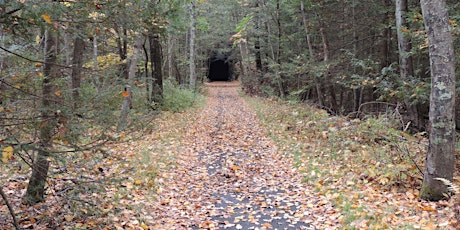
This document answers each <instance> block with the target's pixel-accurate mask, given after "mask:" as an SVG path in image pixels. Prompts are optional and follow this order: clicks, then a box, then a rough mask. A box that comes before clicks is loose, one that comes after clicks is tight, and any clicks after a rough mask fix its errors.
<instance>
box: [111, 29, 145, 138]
mask: <svg viewBox="0 0 460 230" xmlns="http://www.w3.org/2000/svg"><path fill="white" fill-rule="evenodd" d="M143 42H144V37H143V36H142V35H141V34H139V35H137V38H136V39H135V41H134V49H133V54H132V56H131V60H130V64H129V69H128V82H127V84H126V86H125V90H126V91H125V92H124V94H123V97H124V99H123V102H122V104H121V113H120V121H119V123H118V128H117V130H118V131H122V130H125V129H126V127H127V125H128V113H129V110H130V109H131V98H132V97H131V96H132V88H131V87H132V86H133V82H134V77H135V76H136V71H137V62H138V56H139V53H140V52H141V50H142V43H143Z"/></svg>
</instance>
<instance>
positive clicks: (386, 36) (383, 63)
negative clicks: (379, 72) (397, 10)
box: [380, 0, 391, 69]
mask: <svg viewBox="0 0 460 230" xmlns="http://www.w3.org/2000/svg"><path fill="white" fill-rule="evenodd" d="M384 4H385V9H389V8H390V6H391V2H390V1H389V0H384ZM390 20H391V14H390V13H388V12H387V13H385V15H384V17H383V20H382V24H383V26H384V28H383V30H382V40H381V42H382V43H381V48H380V49H381V57H382V59H381V60H380V69H383V68H385V67H387V66H389V65H390V63H391V62H390V45H389V43H390V27H389V26H388V22H389V21H390Z"/></svg>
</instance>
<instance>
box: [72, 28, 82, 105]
mask: <svg viewBox="0 0 460 230" xmlns="http://www.w3.org/2000/svg"><path fill="white" fill-rule="evenodd" d="M84 51H85V41H84V40H83V38H81V37H80V36H79V35H77V37H76V38H75V41H74V47H73V60H72V100H73V103H74V104H73V107H74V109H76V108H77V107H78V106H79V101H80V85H81V76H82V67H83V54H84Z"/></svg>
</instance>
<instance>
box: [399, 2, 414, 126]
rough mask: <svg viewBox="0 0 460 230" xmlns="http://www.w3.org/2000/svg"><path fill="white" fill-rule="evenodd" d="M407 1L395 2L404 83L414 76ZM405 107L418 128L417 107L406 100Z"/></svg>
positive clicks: (400, 63)
mask: <svg viewBox="0 0 460 230" xmlns="http://www.w3.org/2000/svg"><path fill="white" fill-rule="evenodd" d="M407 9H408V5H407V0H396V10H395V17H396V34H397V36H398V50H399V75H400V76H401V79H403V80H404V81H410V79H411V78H412V77H413V76H414V67H413V64H412V57H411V55H410V51H411V49H412V44H411V41H410V39H409V29H408V24H407V20H406V14H407ZM405 104H406V107H407V109H408V112H409V117H410V120H411V122H413V123H414V125H415V126H418V125H419V124H418V123H419V121H418V111H417V107H416V106H415V105H413V104H412V103H411V101H409V100H408V99H406V101H405Z"/></svg>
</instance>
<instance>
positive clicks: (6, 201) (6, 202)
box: [0, 187, 21, 230]
mask: <svg viewBox="0 0 460 230" xmlns="http://www.w3.org/2000/svg"><path fill="white" fill-rule="evenodd" d="M0 194H1V195H2V198H3V200H4V201H5V204H6V206H7V207H8V210H9V211H10V214H11V217H13V225H14V228H16V230H19V229H21V227H19V224H18V221H17V220H16V216H15V215H14V210H13V207H11V204H10V202H9V201H8V199H7V197H6V194H5V193H4V192H3V189H2V188H1V187H0Z"/></svg>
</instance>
